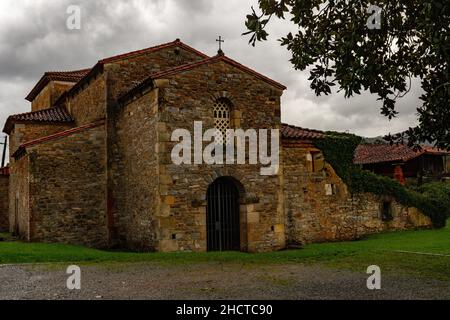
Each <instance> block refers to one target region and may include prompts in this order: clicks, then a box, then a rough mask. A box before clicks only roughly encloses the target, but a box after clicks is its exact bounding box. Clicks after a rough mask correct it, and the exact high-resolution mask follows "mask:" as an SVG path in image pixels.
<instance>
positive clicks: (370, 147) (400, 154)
mask: <svg viewBox="0 0 450 320" xmlns="http://www.w3.org/2000/svg"><path fill="white" fill-rule="evenodd" d="M423 154H434V155H447V154H450V153H449V152H446V151H443V150H439V149H436V148H432V147H422V149H421V150H418V151H414V150H413V149H412V148H409V147H408V146H407V145H403V144H400V145H392V146H391V145H389V144H362V145H360V146H358V148H357V149H356V151H355V159H354V162H355V164H374V163H384V162H407V161H409V160H412V159H414V158H417V157H419V156H421V155H423Z"/></svg>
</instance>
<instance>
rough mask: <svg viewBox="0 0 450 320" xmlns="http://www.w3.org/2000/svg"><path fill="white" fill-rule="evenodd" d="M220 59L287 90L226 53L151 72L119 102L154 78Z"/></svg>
mask: <svg viewBox="0 0 450 320" xmlns="http://www.w3.org/2000/svg"><path fill="white" fill-rule="evenodd" d="M218 61H223V62H225V63H228V64H230V65H232V66H234V67H236V68H238V69H240V70H242V71H244V72H246V73H248V74H250V75H252V76H254V77H256V78H258V79H260V80H263V81H265V82H267V83H269V84H270V85H272V86H275V87H277V88H279V89H281V90H286V89H287V88H286V87H285V86H284V85H282V84H281V83H279V82H276V81H275V80H272V79H270V78H268V77H266V76H264V75H262V74H260V73H258V72H256V71H254V70H252V69H250V68H248V67H246V66H244V65H242V64H240V63H238V62H236V61H234V60H232V59H230V58H228V57H226V56H224V55H217V56H214V57H211V58H207V59H204V60H201V61H197V62H193V63H188V64H185V65H182V66H178V67H175V68H172V69H169V70H164V71H161V72H157V73H154V74H151V75H150V76H149V77H147V78H146V79H144V80H142V81H141V82H140V83H138V84H137V85H136V86H135V87H134V88H132V89H131V90H129V91H128V92H127V93H126V94H124V95H123V96H122V97H120V98H119V103H126V101H128V99H129V98H131V97H132V96H134V95H135V94H137V93H138V92H140V91H141V90H144V89H146V88H148V87H149V86H152V85H153V80H156V79H161V78H163V77H168V76H172V75H175V74H178V73H180V72H183V71H187V70H191V69H194V68H197V67H200V66H203V65H205V64H210V63H215V62H218Z"/></svg>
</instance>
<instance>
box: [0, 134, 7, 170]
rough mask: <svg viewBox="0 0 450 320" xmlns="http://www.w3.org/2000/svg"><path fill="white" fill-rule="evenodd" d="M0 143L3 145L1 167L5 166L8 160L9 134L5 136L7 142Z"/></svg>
mask: <svg viewBox="0 0 450 320" xmlns="http://www.w3.org/2000/svg"><path fill="white" fill-rule="evenodd" d="M0 145H3V155H2V166H1V167H0V168H4V167H5V160H6V146H7V145H8V136H5V142H0Z"/></svg>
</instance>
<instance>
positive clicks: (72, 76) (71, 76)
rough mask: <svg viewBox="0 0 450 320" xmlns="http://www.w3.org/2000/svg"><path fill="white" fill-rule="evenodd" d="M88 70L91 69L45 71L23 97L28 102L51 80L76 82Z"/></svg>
mask: <svg viewBox="0 0 450 320" xmlns="http://www.w3.org/2000/svg"><path fill="white" fill-rule="evenodd" d="M90 70H91V69H82V70H74V71H50V72H46V73H44V75H43V76H42V78H41V79H40V80H39V82H38V83H37V84H36V85H35V86H34V88H33V89H32V90H31V92H30V93H29V94H28V96H27V97H26V98H25V99H26V100H28V101H30V102H31V101H33V100H34V99H35V98H36V97H37V95H38V94H39V93H40V92H41V91H42V89H44V88H45V86H47V85H48V84H49V83H50V82H51V81H64V82H72V83H77V82H78V81H80V80H81V79H82V78H83V77H85V76H86V75H87V74H88V73H89V71H90Z"/></svg>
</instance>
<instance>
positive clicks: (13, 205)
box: [9, 157, 30, 240]
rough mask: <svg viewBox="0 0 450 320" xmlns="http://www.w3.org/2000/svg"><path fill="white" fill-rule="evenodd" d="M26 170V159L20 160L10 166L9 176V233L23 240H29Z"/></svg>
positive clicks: (27, 175) (27, 179)
mask: <svg viewBox="0 0 450 320" xmlns="http://www.w3.org/2000/svg"><path fill="white" fill-rule="evenodd" d="M10 165H11V163H10ZM28 168H29V161H28V157H24V158H21V159H20V160H18V161H15V162H14V165H13V166H11V168H10V176H9V183H10V188H9V226H10V227H9V231H10V232H11V233H12V234H14V235H17V236H19V237H20V238H22V239H25V240H29V239H30V238H29V230H30V228H29V227H30V224H29V221H30V206H29V181H30V180H29V171H28Z"/></svg>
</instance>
